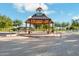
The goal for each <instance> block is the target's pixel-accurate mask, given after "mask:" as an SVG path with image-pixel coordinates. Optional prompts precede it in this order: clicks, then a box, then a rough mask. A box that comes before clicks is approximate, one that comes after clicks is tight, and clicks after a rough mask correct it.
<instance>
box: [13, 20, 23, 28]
mask: <svg viewBox="0 0 79 59" xmlns="http://www.w3.org/2000/svg"><path fill="white" fill-rule="evenodd" d="M13 23H14V24H13V25H14V26H16V27H20V26H21V25H22V21H21V20H17V19H16V20H14V22H13Z"/></svg>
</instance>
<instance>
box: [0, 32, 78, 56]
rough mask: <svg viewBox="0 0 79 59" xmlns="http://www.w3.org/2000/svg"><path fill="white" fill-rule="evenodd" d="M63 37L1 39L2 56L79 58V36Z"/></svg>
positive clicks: (0, 51)
mask: <svg viewBox="0 0 79 59" xmlns="http://www.w3.org/2000/svg"><path fill="white" fill-rule="evenodd" d="M62 35H63V36H62V37H30V38H27V37H23V38H21V37H18V39H16V38H14V39H12V40H10V38H6V40H1V39H0V55H2V56H44V55H45V56H79V34H75V33H64V34H62Z"/></svg>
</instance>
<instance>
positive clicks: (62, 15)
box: [0, 3, 79, 22]
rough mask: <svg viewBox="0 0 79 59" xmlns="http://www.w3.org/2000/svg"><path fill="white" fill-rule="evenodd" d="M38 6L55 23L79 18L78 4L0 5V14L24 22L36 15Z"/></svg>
mask: <svg viewBox="0 0 79 59" xmlns="http://www.w3.org/2000/svg"><path fill="white" fill-rule="evenodd" d="M39 6H40V7H42V9H43V13H45V14H46V15H47V16H48V17H49V18H51V19H52V20H53V21H56V22H71V21H72V19H78V18H79V3H0V14H1V15H6V16H9V17H10V18H12V19H13V20H15V19H19V20H23V21H25V20H27V19H28V18H29V17H31V16H32V15H33V14H34V13H36V11H35V10H36V8H38V7H39Z"/></svg>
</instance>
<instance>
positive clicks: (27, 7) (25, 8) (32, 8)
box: [13, 3, 48, 12]
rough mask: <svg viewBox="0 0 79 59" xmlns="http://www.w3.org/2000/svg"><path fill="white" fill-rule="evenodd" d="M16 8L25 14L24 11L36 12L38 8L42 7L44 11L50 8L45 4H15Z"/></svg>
mask: <svg viewBox="0 0 79 59" xmlns="http://www.w3.org/2000/svg"><path fill="white" fill-rule="evenodd" d="M13 5H14V7H15V8H17V10H18V11H21V12H24V11H29V12H32V11H35V10H36V8H38V7H42V9H43V10H47V9H48V6H47V5H46V4H44V3H14V4H13Z"/></svg>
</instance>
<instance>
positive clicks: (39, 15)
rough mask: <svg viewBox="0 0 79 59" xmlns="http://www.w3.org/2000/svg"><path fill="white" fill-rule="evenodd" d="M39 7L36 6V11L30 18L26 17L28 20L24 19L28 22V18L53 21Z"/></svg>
mask: <svg viewBox="0 0 79 59" xmlns="http://www.w3.org/2000/svg"><path fill="white" fill-rule="evenodd" d="M41 10H42V9H41V8H37V9H36V11H38V12H36V13H35V14H34V15H33V16H32V17H31V18H28V20H26V22H28V21H29V20H43V21H44V20H50V21H51V22H53V21H52V20H51V18H49V17H47V16H46V15H45V14H44V13H43V12H41Z"/></svg>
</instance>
